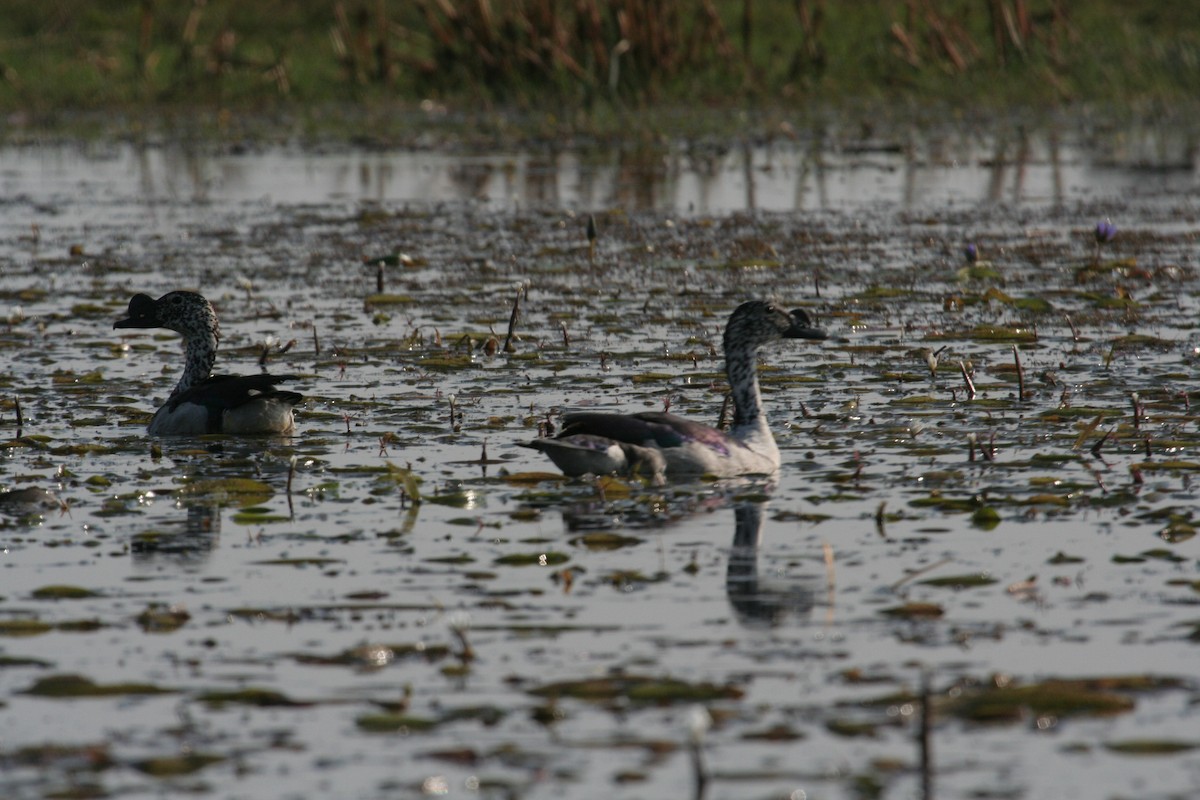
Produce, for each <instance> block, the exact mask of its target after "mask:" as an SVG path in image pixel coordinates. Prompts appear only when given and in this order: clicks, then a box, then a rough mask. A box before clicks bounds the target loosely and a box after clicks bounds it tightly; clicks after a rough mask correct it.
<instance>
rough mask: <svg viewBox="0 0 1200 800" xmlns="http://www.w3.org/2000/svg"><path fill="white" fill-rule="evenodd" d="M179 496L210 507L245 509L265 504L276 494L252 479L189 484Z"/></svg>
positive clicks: (180, 491)
mask: <svg viewBox="0 0 1200 800" xmlns="http://www.w3.org/2000/svg"><path fill="white" fill-rule="evenodd" d="M179 494H180V495H182V496H183V497H185V498H187V499H188V500H202V501H203V502H205V503H207V504H210V505H234V506H237V507H238V508H245V507H247V506H257V505H261V504H262V503H265V502H266V501H267V500H270V499H271V496H272V495H274V494H275V490H274V489H272V488H271V487H270V485H268V484H266V483H263V482H262V481H256V480H254V479H252V478H213V479H210V480H199V481H193V482H191V483H188V484H186V485H185V486H184V487H183V488H182V489H180V490H179Z"/></svg>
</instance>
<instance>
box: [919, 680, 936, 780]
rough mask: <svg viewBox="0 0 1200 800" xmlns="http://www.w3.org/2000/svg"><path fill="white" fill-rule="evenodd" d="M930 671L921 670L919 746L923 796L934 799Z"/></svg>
mask: <svg viewBox="0 0 1200 800" xmlns="http://www.w3.org/2000/svg"><path fill="white" fill-rule="evenodd" d="M929 695H930V691H929V672H928V670H922V671H921V720H920V725H921V729H920V738H919V739H918V747H919V748H920V751H921V798H922V800H933V732H932V730H931V723H932V720H931V714H930V711H929Z"/></svg>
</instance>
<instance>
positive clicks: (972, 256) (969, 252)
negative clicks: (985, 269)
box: [963, 242, 979, 264]
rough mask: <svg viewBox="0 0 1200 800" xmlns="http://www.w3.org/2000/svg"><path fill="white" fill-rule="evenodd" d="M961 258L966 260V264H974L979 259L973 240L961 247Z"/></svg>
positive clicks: (977, 249)
mask: <svg viewBox="0 0 1200 800" xmlns="http://www.w3.org/2000/svg"><path fill="white" fill-rule="evenodd" d="M963 258H965V259H966V260H967V263H968V264H974V263H975V262H976V261H978V260H979V248H978V247H976V246H975V243H974V242H968V243H967V246H966V247H964V248H963Z"/></svg>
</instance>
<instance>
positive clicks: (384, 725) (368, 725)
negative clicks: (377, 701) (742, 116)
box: [354, 714, 440, 733]
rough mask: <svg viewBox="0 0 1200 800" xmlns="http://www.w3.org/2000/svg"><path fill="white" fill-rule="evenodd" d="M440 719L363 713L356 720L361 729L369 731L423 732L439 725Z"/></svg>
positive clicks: (409, 715)
mask: <svg viewBox="0 0 1200 800" xmlns="http://www.w3.org/2000/svg"><path fill="white" fill-rule="evenodd" d="M439 723H440V721H439V720H436V719H430V718H428V717H417V716H413V715H411V714H363V715H362V716H360V717H359V718H358V719H356V720H354V724H355V725H357V726H358V728H359V730H364V731H367V732H368V733H421V732H424V731H431V730H433V729H434V728H436V727H437V726H438V724H439Z"/></svg>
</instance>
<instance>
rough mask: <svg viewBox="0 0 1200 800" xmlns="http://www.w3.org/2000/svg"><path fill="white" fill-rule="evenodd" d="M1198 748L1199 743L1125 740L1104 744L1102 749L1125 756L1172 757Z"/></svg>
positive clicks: (1165, 740) (1166, 740)
mask: <svg viewBox="0 0 1200 800" xmlns="http://www.w3.org/2000/svg"><path fill="white" fill-rule="evenodd" d="M1197 747H1200V743H1197V742H1188V741H1183V740H1180V739H1125V740H1122V741H1118V742H1105V743H1104V748H1105V749H1106V750H1110V751H1112V752H1114V753H1120V754H1122V755H1127V756H1173V755H1176V754H1177V753H1187V752H1189V751H1191V750H1195V749H1196V748H1197Z"/></svg>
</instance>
